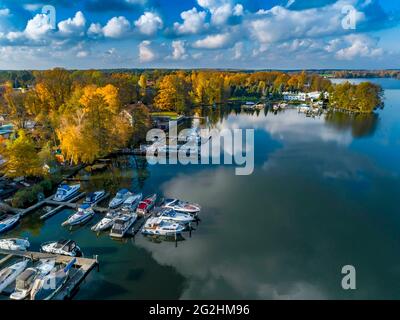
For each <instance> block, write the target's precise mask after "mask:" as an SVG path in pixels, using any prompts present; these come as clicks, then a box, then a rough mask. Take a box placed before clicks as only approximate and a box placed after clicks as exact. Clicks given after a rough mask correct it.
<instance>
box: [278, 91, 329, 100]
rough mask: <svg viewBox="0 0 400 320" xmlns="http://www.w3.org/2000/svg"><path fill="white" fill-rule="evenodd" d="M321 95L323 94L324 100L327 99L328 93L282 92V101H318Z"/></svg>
mask: <svg viewBox="0 0 400 320" xmlns="http://www.w3.org/2000/svg"><path fill="white" fill-rule="evenodd" d="M321 94H323V96H324V98H325V99H328V98H329V93H328V92H320V91H314V92H297V93H295V92H284V93H283V99H284V100H285V101H300V102H305V101H308V100H311V101H314V100H318V99H320V98H321Z"/></svg>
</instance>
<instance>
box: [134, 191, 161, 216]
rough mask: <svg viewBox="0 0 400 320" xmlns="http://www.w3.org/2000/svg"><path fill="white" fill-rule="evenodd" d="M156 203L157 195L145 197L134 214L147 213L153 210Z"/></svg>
mask: <svg viewBox="0 0 400 320" xmlns="http://www.w3.org/2000/svg"><path fill="white" fill-rule="evenodd" d="M156 201H157V195H156V194H153V195H152V196H150V197H147V198H146V199H144V200H143V201H141V202H140V203H139V205H138V207H137V209H136V213H137V214H142V215H144V214H146V213H149V211H150V210H151V209H153V208H154V206H155V204H156Z"/></svg>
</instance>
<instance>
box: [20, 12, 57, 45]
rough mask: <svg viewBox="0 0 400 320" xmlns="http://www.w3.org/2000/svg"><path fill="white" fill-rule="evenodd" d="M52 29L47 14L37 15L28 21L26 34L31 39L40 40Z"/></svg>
mask: <svg viewBox="0 0 400 320" xmlns="http://www.w3.org/2000/svg"><path fill="white" fill-rule="evenodd" d="M52 29H53V27H52V25H51V23H50V19H49V17H48V16H47V15H45V14H37V15H36V16H34V17H33V19H31V20H29V21H28V23H27V25H26V28H25V32H24V34H25V35H26V37H27V38H29V39H32V40H40V39H42V38H43V37H44V36H45V35H47V34H48V33H49V32H50V30H52Z"/></svg>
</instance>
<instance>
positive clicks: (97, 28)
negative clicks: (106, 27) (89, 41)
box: [87, 23, 103, 38]
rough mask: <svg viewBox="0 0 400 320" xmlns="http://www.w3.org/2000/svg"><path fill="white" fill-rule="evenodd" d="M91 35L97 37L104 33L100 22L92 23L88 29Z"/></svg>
mask: <svg viewBox="0 0 400 320" xmlns="http://www.w3.org/2000/svg"><path fill="white" fill-rule="evenodd" d="M87 34H88V36H89V37H92V38H97V37H100V36H102V35H103V28H102V27H101V24H100V23H92V24H91V25H90V27H89V29H88V31H87Z"/></svg>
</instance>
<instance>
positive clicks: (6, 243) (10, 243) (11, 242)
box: [0, 238, 31, 251]
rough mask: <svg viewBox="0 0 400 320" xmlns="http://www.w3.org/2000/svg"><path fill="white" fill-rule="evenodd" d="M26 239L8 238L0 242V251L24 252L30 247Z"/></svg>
mask: <svg viewBox="0 0 400 320" xmlns="http://www.w3.org/2000/svg"><path fill="white" fill-rule="evenodd" d="M30 245H31V244H30V243H29V241H28V240H26V239H18V238H10V239H1V240H0V249H2V250H10V251H26V250H27V249H28V248H29V247H30Z"/></svg>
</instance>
